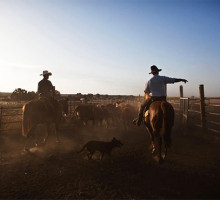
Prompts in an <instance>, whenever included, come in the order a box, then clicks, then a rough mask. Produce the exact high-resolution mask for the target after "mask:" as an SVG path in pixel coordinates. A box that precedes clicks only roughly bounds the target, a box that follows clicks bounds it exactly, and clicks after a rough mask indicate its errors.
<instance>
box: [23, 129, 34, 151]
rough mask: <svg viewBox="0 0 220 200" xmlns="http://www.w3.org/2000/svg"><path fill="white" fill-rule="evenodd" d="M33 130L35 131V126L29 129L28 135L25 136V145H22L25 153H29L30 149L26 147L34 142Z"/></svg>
mask: <svg viewBox="0 0 220 200" xmlns="http://www.w3.org/2000/svg"><path fill="white" fill-rule="evenodd" d="M35 130H36V125H35V126H33V127H32V128H31V129H30V131H29V132H28V134H27V140H26V142H25V145H24V150H25V151H29V149H30V148H28V146H30V145H29V144H30V142H32V143H35V140H34V138H35Z"/></svg>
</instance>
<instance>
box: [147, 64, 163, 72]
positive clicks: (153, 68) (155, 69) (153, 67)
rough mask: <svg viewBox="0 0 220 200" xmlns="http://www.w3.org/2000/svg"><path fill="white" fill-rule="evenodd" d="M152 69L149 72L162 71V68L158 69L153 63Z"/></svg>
mask: <svg viewBox="0 0 220 200" xmlns="http://www.w3.org/2000/svg"><path fill="white" fill-rule="evenodd" d="M150 69H151V72H150V73H149V74H153V73H154V72H160V71H162V69H158V68H157V66H156V65H152V66H151V67H150Z"/></svg>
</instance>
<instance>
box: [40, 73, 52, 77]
mask: <svg viewBox="0 0 220 200" xmlns="http://www.w3.org/2000/svg"><path fill="white" fill-rule="evenodd" d="M45 75H48V76H51V75H52V73H50V72H49V73H46V74H40V76H45Z"/></svg>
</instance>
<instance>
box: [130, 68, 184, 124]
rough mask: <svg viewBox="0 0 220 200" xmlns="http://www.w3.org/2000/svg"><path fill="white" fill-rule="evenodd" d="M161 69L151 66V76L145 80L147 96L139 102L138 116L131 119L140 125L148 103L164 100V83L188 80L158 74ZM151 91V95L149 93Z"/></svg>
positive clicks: (148, 105)
mask: <svg viewBox="0 0 220 200" xmlns="http://www.w3.org/2000/svg"><path fill="white" fill-rule="evenodd" d="M161 70H162V69H158V68H157V66H155V65H153V66H151V72H150V73H149V74H153V77H152V78H151V79H150V80H149V81H148V82H147V84H146V87H145V90H144V92H145V95H146V96H147V97H148V98H146V99H145V100H144V102H143V103H142V104H141V107H140V110H139V114H138V118H137V119H134V120H133V123H134V124H136V125H138V126H140V124H141V122H142V120H143V113H144V111H147V110H148V109H149V107H150V104H151V103H152V102H153V101H159V100H164V101H166V84H168V83H176V82H180V81H182V82H184V83H186V82H188V81H187V80H186V79H178V78H170V77H166V76H160V75H159V72H160V71H161ZM150 93H151V96H149V94H150Z"/></svg>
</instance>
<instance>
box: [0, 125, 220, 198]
mask: <svg viewBox="0 0 220 200" xmlns="http://www.w3.org/2000/svg"><path fill="white" fill-rule="evenodd" d="M113 137H116V138H117V139H119V140H120V141H121V142H122V143H123V144H124V145H123V146H122V148H120V149H119V148H115V149H114V150H113V153H112V156H111V157H108V156H106V157H104V159H103V160H102V161H101V160H99V154H98V153H97V154H96V155H95V156H94V159H93V160H88V159H87V156H86V153H82V154H78V153H76V151H78V150H80V148H81V147H82V146H83V145H84V144H85V143H86V142H87V141H89V140H102V141H110V140H111V139H112V138H113ZM0 139H1V147H0V153H1V155H0V156H1V157H0V183H1V185H0V199H89V198H95V199H152V198H159V199H170V198H174V199H177V198H178V199H180V198H181V199H184V198H187V199H189V198H190V199H192V198H196V199H211V198H217V199H219V198H220V190H219V188H220V156H219V155H220V137H217V136H214V135H211V134H208V133H206V134H205V133H201V132H196V131H192V130H191V131H186V130H185V131H183V130H182V129H181V128H177V127H175V128H174V130H173V133H172V141H173V146H172V148H171V149H170V150H169V152H168V156H167V159H166V160H165V161H164V162H163V163H162V164H158V163H157V162H156V161H155V160H154V159H153V157H152V155H151V150H150V138H149V136H148V133H147V132H146V130H145V128H144V126H142V127H135V126H131V127H130V128H129V129H128V130H124V129H121V128H112V129H107V128H100V127H99V128H93V127H92V126H88V127H83V128H79V127H78V128H77V127H74V126H70V125H66V126H64V127H63V128H62V130H61V143H56V139H55V137H54V136H50V137H49V140H48V142H47V144H46V145H45V146H44V147H39V148H34V149H32V151H31V152H29V153H28V152H25V151H24V150H23V148H24V143H25V138H23V137H22V136H20V135H19V133H18V134H13V135H12V134H11V135H10V134H6V135H2V136H1V138H0Z"/></svg>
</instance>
